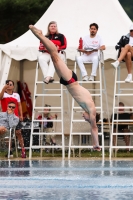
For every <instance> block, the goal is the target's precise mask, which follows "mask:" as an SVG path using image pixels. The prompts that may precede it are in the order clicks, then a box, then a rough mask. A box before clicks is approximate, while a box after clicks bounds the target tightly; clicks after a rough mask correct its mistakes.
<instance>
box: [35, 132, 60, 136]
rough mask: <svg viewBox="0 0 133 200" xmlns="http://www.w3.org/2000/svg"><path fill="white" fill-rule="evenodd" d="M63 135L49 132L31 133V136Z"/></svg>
mask: <svg viewBox="0 0 133 200" xmlns="http://www.w3.org/2000/svg"><path fill="white" fill-rule="evenodd" d="M62 134H63V133H60V132H51V133H45V132H32V135H40V136H41V135H62Z"/></svg>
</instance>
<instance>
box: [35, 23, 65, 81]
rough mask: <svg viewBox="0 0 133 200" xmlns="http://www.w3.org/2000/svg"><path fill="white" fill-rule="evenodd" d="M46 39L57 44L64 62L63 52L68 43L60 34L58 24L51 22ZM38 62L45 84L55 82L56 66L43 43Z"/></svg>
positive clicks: (40, 47)
mask: <svg viewBox="0 0 133 200" xmlns="http://www.w3.org/2000/svg"><path fill="white" fill-rule="evenodd" d="M45 37H47V38H48V39H49V40H51V41H52V42H53V43H54V44H55V46H56V48H57V50H58V53H59V56H60V57H61V58H62V59H63V60H64V55H63V52H62V50H64V49H66V46H67V42H66V38H65V36H64V35H63V34H61V33H59V32H58V27H57V23H56V22H55V21H51V22H50V23H49V24H48V30H47V34H46V35H45ZM38 62H39V65H40V67H41V69H42V73H43V76H44V82H45V83H46V84H48V83H49V82H53V81H54V78H53V76H54V72H55V68H54V64H53V61H52V58H51V55H50V54H49V52H48V50H47V49H46V48H45V47H44V45H43V44H42V42H40V46H39V55H38Z"/></svg>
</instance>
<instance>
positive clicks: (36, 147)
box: [31, 145, 63, 149]
mask: <svg viewBox="0 0 133 200" xmlns="http://www.w3.org/2000/svg"><path fill="white" fill-rule="evenodd" d="M31 148H34V149H38V148H50V149H57V148H61V149H62V148H63V147H62V146H61V145H60V146H59V145H55V146H54V145H49V146H46V145H38V146H37V145H35V146H34V145H32V146H31Z"/></svg>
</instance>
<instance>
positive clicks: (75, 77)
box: [60, 71, 78, 85]
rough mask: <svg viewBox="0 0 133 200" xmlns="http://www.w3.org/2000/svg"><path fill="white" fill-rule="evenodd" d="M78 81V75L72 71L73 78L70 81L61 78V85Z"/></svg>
mask: <svg viewBox="0 0 133 200" xmlns="http://www.w3.org/2000/svg"><path fill="white" fill-rule="evenodd" d="M77 80H78V78H77V75H76V74H75V73H74V72H73V71H72V78H71V79H70V80H69V81H65V80H64V79H63V78H62V77H61V78H60V84H63V85H69V84H71V83H74V82H76V81H77Z"/></svg>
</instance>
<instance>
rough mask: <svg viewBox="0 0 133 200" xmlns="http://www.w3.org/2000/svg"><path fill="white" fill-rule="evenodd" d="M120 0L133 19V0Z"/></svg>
mask: <svg viewBox="0 0 133 200" xmlns="http://www.w3.org/2000/svg"><path fill="white" fill-rule="evenodd" d="M119 2H120V4H121V5H122V7H123V8H124V10H125V11H126V13H127V14H128V16H129V17H130V19H131V20H132V21H133V0H119Z"/></svg>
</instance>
